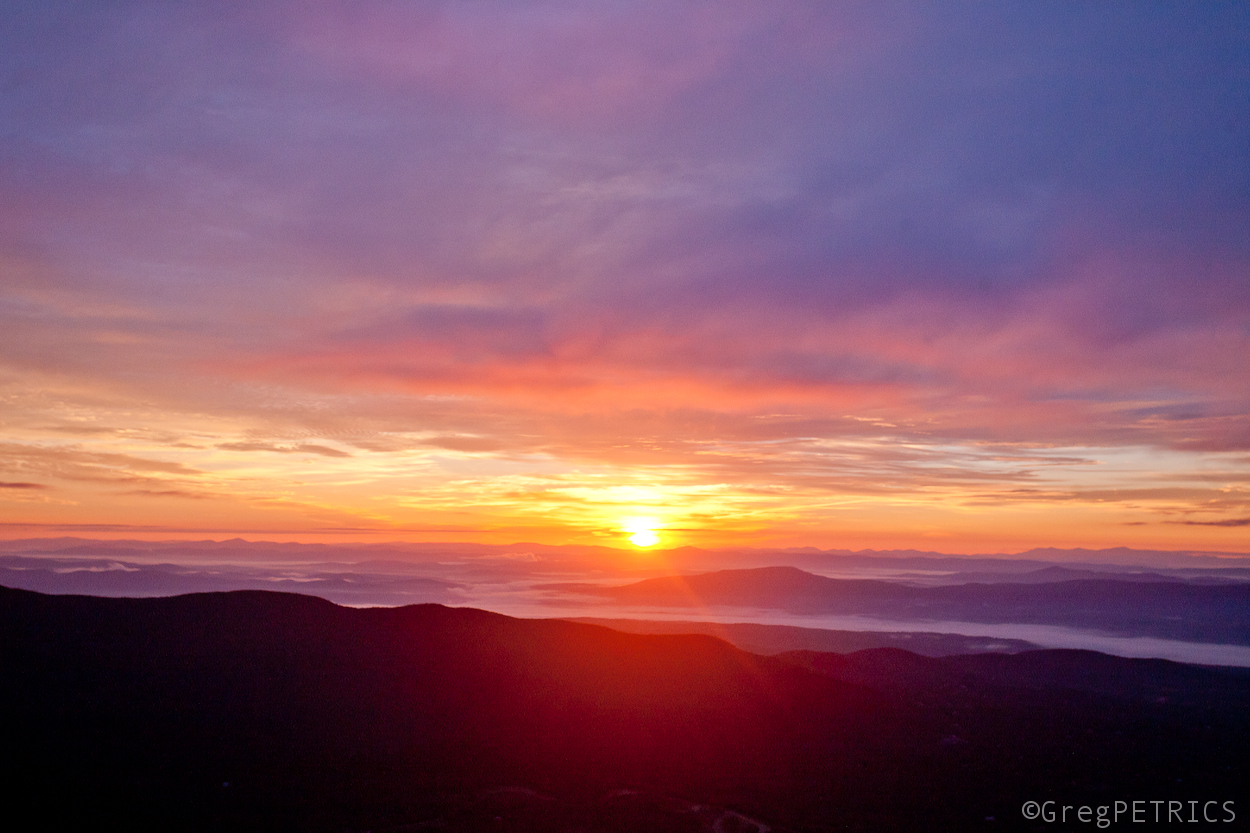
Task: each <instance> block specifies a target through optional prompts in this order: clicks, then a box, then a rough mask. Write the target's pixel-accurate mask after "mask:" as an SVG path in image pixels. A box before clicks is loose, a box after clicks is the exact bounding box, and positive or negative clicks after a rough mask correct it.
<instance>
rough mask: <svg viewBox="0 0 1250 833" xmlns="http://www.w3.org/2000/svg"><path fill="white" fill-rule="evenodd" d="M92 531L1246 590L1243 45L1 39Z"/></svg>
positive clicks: (113, 26) (17, 380) (36, 427)
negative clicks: (1049, 568)
mask: <svg viewBox="0 0 1250 833" xmlns="http://www.w3.org/2000/svg"><path fill="white" fill-rule="evenodd" d="M77 534H82V535H87V536H89V537H94V538H101V537H110V536H115V537H130V538H145V537H146V538H162V537H165V538H168V537H179V536H182V537H186V536H199V537H206V538H218V539H220V538H229V537H234V536H242V537H245V538H249V539H266V540H292V541H328V540H358V541H383V540H410V541H444V540H446V541H476V542H482V543H494V544H504V543H508V542H513V541H534V542H539V543H545V544H602V545H607V546H620V547H630V546H631V543H630V538H631V536H636V535H640V534H641V535H642V536H643V537H641V538H638V539H636V543H641V544H645V545H651V544H652V543H654V545H655V546H658V547H661V548H663V547H676V546H684V545H692V546H699V547H714V546H737V545H742V546H818V547H841V548H847V549H860V548H879V549H891V548H908V547H912V548H918V549H923V550H927V551H938V552H1016V551H1021V550H1025V549H1028V548H1031V547H1038V546H1043V547H1044V546H1054V547H1078V546H1079V547H1115V546H1130V547H1144V548H1154V549H1165V550H1169V549H1178V550H1195V551H1213V552H1243V553H1244V552H1250V4H1246V3H1232V2H1214V1H1213V2H1204V3H1192V2H1176V3H1151V2H1134V3H1092V2H1046V3H1039V2H1028V3H1020V2H995V3H981V2H975V3H962V2H941V3H931V2H917V3H906V2H898V3H896V2H889V0H884V1H881V2H862V3H861V2H838V3H835V2H827V0H812V2H801V1H800V0H776V1H775V2H768V3H758V2H750V3H748V2H734V0H716V2H700V0H678V2H673V0H664V2H659V0H653V1H651V2H648V0H613V2H606V1H605V2H588V1H587V0H577V2H572V1H571V0H570V2H547V1H546V0H535V1H534V2H506V0H497V1H496V2H454V3H453V2H447V3H439V2H386V0H381V1H380V2H370V3H356V2H330V1H329V0H300V2H277V1H276V0H275V1H274V2H259V3H253V2H195V0H187V2H180V3H168V2H123V1H122V0H119V1H118V2H110V3H107V4H105V3H98V2H94V0H92V1H90V2H88V1H86V0H84V1H83V2H60V1H59V0H43V2H39V3H28V2H13V0H0V537H6V538H25V537H38V536H45V535H46V536H60V535H77ZM640 549H641V547H640Z"/></svg>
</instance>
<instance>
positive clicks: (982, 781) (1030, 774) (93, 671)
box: [0, 576, 1250, 833]
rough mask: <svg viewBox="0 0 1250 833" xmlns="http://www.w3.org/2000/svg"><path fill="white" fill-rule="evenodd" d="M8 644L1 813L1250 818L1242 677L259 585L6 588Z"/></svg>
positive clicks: (754, 822) (170, 825) (276, 825)
mask: <svg viewBox="0 0 1250 833" xmlns="http://www.w3.org/2000/svg"><path fill="white" fill-rule="evenodd" d="M788 580H796V581H806V579H802V578H801V577H799V578H796V577H794V576H790V577H789V579H788ZM632 592H637V591H632ZM0 634H2V635H3V641H2V642H0V679H3V680H4V681H5V684H4V685H3V686H0V708H2V709H3V714H4V715H5V716H6V738H5V751H6V759H7V761H8V762H9V764H10V773H11V774H10V775H9V776H8V778H7V779H6V780H5V781H4V782H3V783H4V788H3V789H4V792H3V794H4V798H5V803H6V807H7V808H8V811H9V813H10V815H11V816H13V817H14V818H22V817H26V818H37V819H38V820H39V823H40V824H41V825H42V826H47V827H51V828H54V829H67V828H71V827H74V826H80V827H89V828H93V829H94V828H97V827H104V826H110V825H121V826H124V827H127V828H129V829H178V830H194V829H203V830H308V831H331V830H336V831H341V830H365V829H369V830H379V831H381V830H392V831H400V830H406V831H413V830H503V831H521V830H525V831H531V833H545V832H549V833H556V831H572V830H588V829H593V830H619V831H625V830H643V829H646V830H659V831H678V830H685V831H712V830H718V831H725V830H759V829H762V828H761V827H760V824H764V825H766V826H768V827H770V828H771V829H774V830H787V829H789V830H810V831H817V830H821V831H823V830H831V829H841V830H859V831H870V830H871V831H876V830H920V829H923V830H938V831H942V830H949V831H954V830H959V831H966V830H972V829H1032V827H1031V826H1030V825H1028V824H1026V823H1025V822H1024V821H1023V819H1022V818H1021V809H1020V808H1021V806H1022V803H1023V802H1025V801H1028V800H1038V801H1044V800H1058V801H1061V802H1063V803H1067V804H1072V805H1080V804H1091V805H1097V804H1104V805H1108V806H1109V805H1110V804H1111V802H1113V801H1116V800H1137V799H1145V800H1150V799H1162V800H1167V799H1176V800H1182V799H1183V800H1189V799H1193V800H1199V801H1206V800H1218V801H1220V802H1225V801H1232V802H1234V804H1233V806H1234V807H1235V808H1236V810H1237V812H1238V813H1239V814H1243V813H1244V812H1245V811H1247V810H1250V807H1248V806H1247V803H1246V802H1247V799H1248V798H1250V796H1247V795H1246V784H1247V783H1250V781H1248V780H1247V779H1246V777H1245V776H1246V774H1247V750H1250V716H1248V714H1247V710H1246V708H1245V705H1246V703H1247V702H1250V680H1248V679H1247V675H1246V673H1245V672H1243V671H1240V670H1220V669H1206V668H1199V667H1194V666H1184V665H1180V664H1177V663H1171V662H1165V661H1160V660H1127V659H1119V658H1115V657H1108V656H1104V655H1100V654H1094V653H1090V652H1074V651H1039V652H1026V653H1021V654H1016V655H1012V656H1006V655H983V656H975V657H948V658H944V659H933V658H927V657H921V656H918V655H916V654H913V653H909V652H907V651H901V650H895V649H883V650H876V651H867V652H859V653H852V654H846V655H842V654H830V653H819V652H797V653H791V654H785V655H782V656H779V657H763V656H758V655H754V654H750V653H746V652H744V651H741V650H738V649H736V648H734V647H732V646H730V645H729V644H728V643H726V642H723V641H720V640H718V639H715V638H712V637H708V636H702V635H686V636H683V635H637V634H627V633H621V632H618V631H614V630H611V629H608V628H604V627H598V626H594V625H588V624H580V623H574V622H567V621H557V620H521V619H513V618H509V617H506V616H501V615H498V614H493V613H487V612H484V611H480V610H472V609H453V608H445V607H441V606H438V605H416V606H409V607H402V608H372V609H354V608H344V607H338V606H336V605H334V604H331V603H329V602H326V601H324V600H321V599H317V598H312V597H307V596H298V595H292V594H284V593H266V592H255V591H243V592H233V593H208V594H196V595H189V596H180V597H174V598H152V599H102V598H93V597H85V596H45V595H41V594H38V593H33V592H28V591H20V590H9V589H3V588H0ZM1186 806H1187V805H1186ZM1221 806H1222V805H1221ZM1242 817H1243V818H1244V815H1242ZM990 819H992V821H991V820H990ZM987 825H992V827H987Z"/></svg>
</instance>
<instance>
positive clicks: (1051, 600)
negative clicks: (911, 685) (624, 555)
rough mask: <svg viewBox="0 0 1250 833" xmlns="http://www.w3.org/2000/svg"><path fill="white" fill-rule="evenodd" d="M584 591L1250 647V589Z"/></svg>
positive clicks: (673, 583) (711, 583)
mask: <svg viewBox="0 0 1250 833" xmlns="http://www.w3.org/2000/svg"><path fill="white" fill-rule="evenodd" d="M582 591H583V592H586V593H592V594H597V595H602V596H606V597H608V598H610V599H612V600H614V601H616V602H618V603H621V604H630V605H659V606H669V607H702V606H711V605H721V606H732V607H754V608H771V609H776V610H785V611H789V612H792V613H804V614H814V613H841V614H848V613H856V614H865V615H872V616H882V617H890V618H900V619H909V620H926V619H928V620H955V621H964V622H982V623H999V622H1016V623H1028V624H1047V625H1066V626H1069V627H1077V628H1096V629H1100V630H1104V631H1110V632H1116V633H1122V634H1125V635H1131V636H1156V637H1163V638H1169V639H1182V640H1192V641H1198V642H1214V643H1231V644H1238V645H1247V644H1250V584H1222V585H1195V584H1185V583H1179V582H1172V581H1169V582H1159V583H1146V582H1136V581H1117V580H1112V579H1096V580H1080V581H1061V582H1046V583H1040V584H1009V583H999V584H961V585H951V586H942V587H912V586H909V585H905V584H898V583H894V582H886V581H873V580H847V579H832V578H826V577H824V576H816V575H812V574H811V573H805V572H803V571H802V570H799V569H796V568H794V567H761V568H758V569H754V570H721V571H718V572H714V573H704V574H702V575H694V576H665V577H663V578H653V579H646V580H644V581H640V582H637V583H635V584H628V585H625V586H623V587H611V588H603V587H592V586H588V585H586V586H583V587H582Z"/></svg>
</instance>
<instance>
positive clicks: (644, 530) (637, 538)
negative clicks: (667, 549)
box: [621, 518, 660, 548]
mask: <svg viewBox="0 0 1250 833" xmlns="http://www.w3.org/2000/svg"><path fill="white" fill-rule="evenodd" d="M659 525H660V522H659V521H657V520H656V519H655V518H629V519H627V520H626V521H625V522H624V523H622V524H621V529H623V530H625V531H626V532H630V533H633V534H631V535H630V536H629V542H630V543H631V544H633V545H634V546H635V547H643V548H646V547H654V546H655V545H656V544H658V543H660V536H659V535H657V534H656V533H655V528H656V527H657V526H659Z"/></svg>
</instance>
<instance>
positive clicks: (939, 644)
mask: <svg viewBox="0 0 1250 833" xmlns="http://www.w3.org/2000/svg"><path fill="white" fill-rule="evenodd" d="M568 621H570V622H587V623H589V624H592V625H604V626H606V627H609V628H613V629H614V630H618V631H625V632H626V633H705V634H708V635H709V636H715V637H717V638H718V639H723V640H725V641H726V642H728V643H729V644H730V645H733V646H735V647H737V648H741V649H742V650H744V651H750V652H751V653H753V654H765V655H772V654H781V653H785V652H787V651H826V652H836V653H839V654H845V653H850V652H852V651H863V650H867V649H869V648H905V649H906V650H908V651H911V652H913V653H917V654H920V655H922V656H927V657H945V656H951V655H952V654H975V653H983V652H987V651H993V652H1011V653H1015V652H1018V651H1032V650H1036V649H1037V648H1038V646H1037V645H1034V644H1033V643H1032V642H1026V641H1025V640H1023V639H999V638H996V637H990V636H964V635H963V634H958V633H926V632H917V631H841V630H828V629H825V628H799V627H795V626H793V625H759V624H755V623H753V622H733V623H729V624H722V623H720V622H683V621H670V620H665V619H600V618H596V617H589V616H588V617H578V618H569V620H568Z"/></svg>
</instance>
